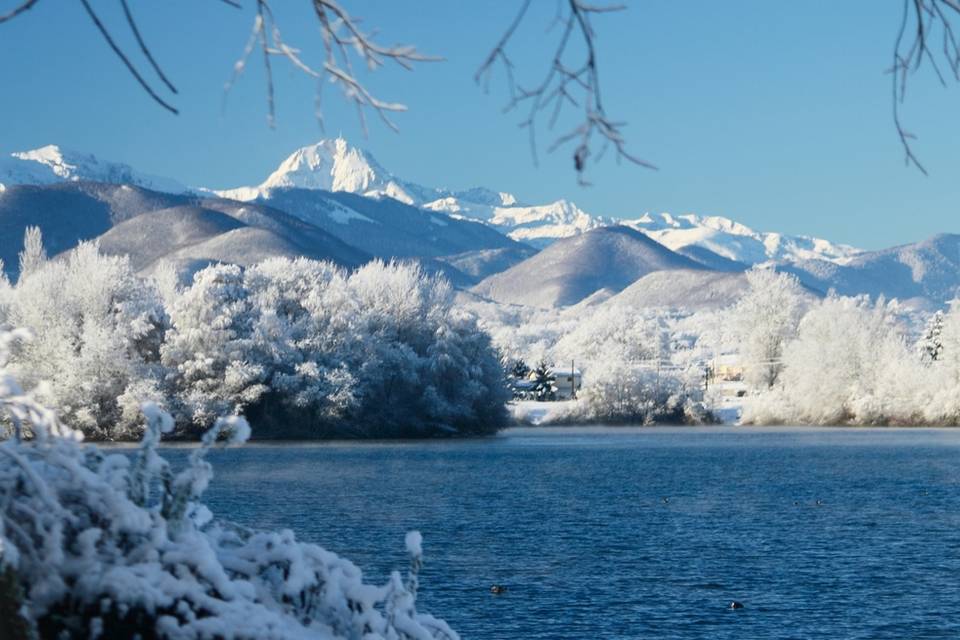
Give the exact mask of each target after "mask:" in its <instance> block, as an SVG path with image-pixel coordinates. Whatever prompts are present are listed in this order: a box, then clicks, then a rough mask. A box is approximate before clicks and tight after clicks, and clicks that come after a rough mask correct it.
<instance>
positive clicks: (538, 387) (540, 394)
mask: <svg viewBox="0 0 960 640" xmlns="http://www.w3.org/2000/svg"><path fill="white" fill-rule="evenodd" d="M533 375H534V380H533V395H534V397H535V398H536V399H537V400H539V401H540V402H544V401H546V400H555V399H556V397H557V385H556V382H557V377H556V376H555V375H553V371H552V370H551V368H550V367H549V366H547V363H546V362H544V361H543V360H541V361H540V364H538V365H537V368H536V369H534V371H533Z"/></svg>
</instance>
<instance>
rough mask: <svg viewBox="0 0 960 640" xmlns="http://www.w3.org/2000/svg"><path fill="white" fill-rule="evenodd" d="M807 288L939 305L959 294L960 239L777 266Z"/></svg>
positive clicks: (939, 237)
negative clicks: (840, 260)
mask: <svg viewBox="0 0 960 640" xmlns="http://www.w3.org/2000/svg"><path fill="white" fill-rule="evenodd" d="M779 268H780V269H781V270H783V271H789V272H791V273H793V274H795V275H796V276H797V277H798V278H799V279H800V281H801V282H803V283H804V284H806V285H807V286H809V287H812V288H815V289H819V290H821V291H827V290H829V289H833V290H835V291H836V292H837V293H840V294H842V295H859V294H867V295H869V296H871V297H877V296H881V295H882V296H885V297H886V298H897V299H899V300H901V301H915V302H919V303H921V304H929V305H932V306H937V307H940V306H944V305H945V304H946V303H947V302H949V301H950V300H952V299H953V298H955V297H957V296H958V295H960V235H957V234H950V233H942V234H938V235H935V236H933V237H932V238H928V239H926V240H923V241H921V242H915V243H911V244H905V245H901V246H897V247H891V248H889V249H881V250H879V251H865V252H863V253H860V254H858V255H856V256H854V257H852V258H850V259H849V260H848V261H846V262H844V263H843V264H836V263H832V262H827V261H823V260H803V261H797V262H793V263H789V264H784V265H780V266H779Z"/></svg>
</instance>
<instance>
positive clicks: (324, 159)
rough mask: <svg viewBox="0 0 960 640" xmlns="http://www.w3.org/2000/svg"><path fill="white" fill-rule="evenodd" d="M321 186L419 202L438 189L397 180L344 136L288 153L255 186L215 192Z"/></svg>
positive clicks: (259, 194) (254, 193)
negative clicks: (271, 171) (272, 170)
mask: <svg viewBox="0 0 960 640" xmlns="http://www.w3.org/2000/svg"><path fill="white" fill-rule="evenodd" d="M283 188H297V189H322V190H324V191H347V192H350V193H356V194H359V195H363V196H366V197H369V198H382V197H387V198H393V199H394V200H399V201H400V202H403V203H404V204H410V205H419V204H422V203H423V202H424V201H426V200H432V199H434V198H436V197H437V195H439V190H436V189H428V188H426V187H421V186H420V185H417V184H413V183H409V182H405V181H403V180H400V179H399V178H397V177H396V176H394V175H393V174H391V173H390V172H389V171H387V170H386V169H384V168H383V167H382V166H381V165H380V163H379V162H377V161H376V159H375V158H374V157H373V155H372V154H370V152H368V151H365V150H363V149H360V148H359V147H354V146H352V145H350V144H349V143H348V142H347V141H346V140H345V139H344V138H342V137H339V138H335V139H324V140H320V141H318V142H316V143H314V144H310V145H307V146H305V147H301V148H299V149H297V150H296V151H294V152H293V153H291V154H290V155H289V156H287V158H286V159H285V160H284V161H283V162H281V163H280V166H278V167H277V169H276V170H275V171H274V172H273V173H271V174H270V175H269V176H267V179H266V180H264V181H263V182H262V183H260V184H259V185H258V186H256V187H239V188H236V189H225V190H221V191H216V192H215V193H216V194H217V195H220V196H223V197H226V198H233V199H235V200H255V199H257V198H269V197H270V193H271V191H273V190H274V189H283Z"/></svg>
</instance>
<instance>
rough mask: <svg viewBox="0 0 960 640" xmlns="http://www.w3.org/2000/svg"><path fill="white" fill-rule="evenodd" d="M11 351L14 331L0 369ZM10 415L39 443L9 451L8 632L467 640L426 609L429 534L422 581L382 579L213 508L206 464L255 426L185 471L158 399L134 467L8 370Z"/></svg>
mask: <svg viewBox="0 0 960 640" xmlns="http://www.w3.org/2000/svg"><path fill="white" fill-rule="evenodd" d="M10 343H11V339H10V337H9V336H8V335H6V334H4V335H2V336H0V362H2V361H4V360H5V359H6V354H5V353H4V352H5V351H6V348H7V346H8V345H9V344H10ZM0 410H2V411H3V412H4V413H5V414H6V416H7V418H8V419H9V420H11V421H12V422H13V423H14V424H17V425H20V426H21V427H23V428H25V429H29V431H31V432H32V433H33V434H34V436H35V438H34V439H33V440H31V441H24V440H22V439H20V438H19V437H15V438H11V439H9V440H7V441H6V442H3V443H0V589H2V592H3V595H4V597H5V598H6V599H5V601H4V603H3V606H0V615H3V616H4V618H3V619H0V632H2V634H0V635H4V634H10V633H12V634H20V636H17V635H15V636H14V637H21V636H22V637H25V638H26V637H43V638H54V637H56V638H132V637H141V638H170V639H190V638H198V639H199V638H225V639H226V638H235V639H242V638H249V639H251V640H254V639H268V638H276V639H278V640H279V639H283V640H287V639H291V638H371V639H374V638H387V639H396V640H400V639H412V638H416V639H423V640H426V639H430V638H436V639H455V638H457V637H458V636H457V634H456V633H455V632H454V631H452V630H451V629H450V628H449V627H448V626H447V625H446V624H445V623H444V622H442V621H440V620H437V619H436V618H434V617H432V616H430V615H427V614H422V613H418V612H417V610H416V597H417V586H418V571H419V568H420V566H421V564H422V539H421V537H420V535H419V534H418V533H415V532H412V533H410V534H408V535H407V537H406V548H407V552H408V553H409V555H410V558H411V561H410V569H409V571H408V573H407V575H406V576H405V577H403V576H401V574H400V573H399V572H394V573H393V574H392V575H391V577H390V579H389V581H388V582H387V583H386V584H383V585H374V584H368V583H365V582H364V581H363V574H362V573H361V571H360V569H359V568H357V567H356V566H355V565H354V564H352V563H351V562H349V561H348V560H345V559H343V558H340V557H338V556H337V555H335V554H334V553H331V552H329V551H326V550H324V549H322V548H320V547H318V546H316V545H313V544H307V543H303V542H300V541H298V540H297V539H296V537H295V536H294V534H293V533H292V532H291V531H289V530H283V531H258V530H253V529H248V528H245V527H242V526H239V525H237V524H233V523H230V522H227V521H223V520H220V519H218V518H217V517H216V516H215V514H213V513H211V511H210V510H209V509H208V508H207V507H206V506H204V504H203V503H202V494H203V492H204V490H205V489H206V487H207V485H208V483H209V482H210V480H211V477H212V471H211V467H210V464H209V463H208V462H206V461H205V459H204V456H205V454H206V452H207V451H208V450H209V448H210V447H212V446H214V443H215V441H216V440H217V439H218V437H223V436H224V435H226V437H227V441H228V442H240V441H242V440H244V439H245V438H246V437H247V436H248V435H249V428H248V427H247V425H246V422H245V421H243V420H242V419H239V418H229V419H226V420H220V421H218V422H217V423H216V424H215V426H214V427H213V428H212V429H211V430H210V431H208V432H207V433H206V434H205V435H204V437H203V440H202V443H201V444H200V445H199V446H198V448H197V449H195V450H194V451H193V453H192V454H191V455H190V457H189V460H188V463H187V464H186V466H185V467H184V468H183V469H181V470H176V469H174V468H173V467H172V466H171V465H170V464H169V463H168V462H167V461H166V460H165V459H164V458H163V457H162V456H161V455H160V453H159V452H158V451H157V443H158V441H159V440H160V437H161V434H162V433H164V432H168V431H169V430H171V429H172V428H173V420H172V418H170V416H168V415H167V414H165V413H164V412H162V411H161V410H160V409H159V408H158V407H157V406H156V405H153V404H146V405H145V406H144V413H145V416H146V418H147V427H146V429H145V434H144V438H143V442H142V444H141V447H140V450H139V452H137V454H136V455H135V456H133V458H132V459H131V458H130V457H128V456H126V455H124V454H123V453H108V452H105V451H101V450H99V449H98V448H97V447H95V446H91V445H84V444H83V442H82V436H81V435H80V432H79V431H75V430H73V429H71V428H68V427H66V426H64V425H63V424H61V423H60V422H59V421H58V419H57V418H56V417H55V415H54V414H53V412H51V411H49V410H48V409H46V408H44V407H43V406H42V405H40V404H39V403H38V402H37V401H36V400H35V399H34V398H33V397H32V396H30V395H29V394H26V393H24V392H23V390H22V389H21V388H20V387H19V386H18V384H17V383H16V381H15V379H14V378H13V376H12V375H10V373H9V372H8V371H7V370H5V369H3V367H2V366H0ZM17 600H19V602H18V601H17ZM5 637H8V636H6V635H5Z"/></svg>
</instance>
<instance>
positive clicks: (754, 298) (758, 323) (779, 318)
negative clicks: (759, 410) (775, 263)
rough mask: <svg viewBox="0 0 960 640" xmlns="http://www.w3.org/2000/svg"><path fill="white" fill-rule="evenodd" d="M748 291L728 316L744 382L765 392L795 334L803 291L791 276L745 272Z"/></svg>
mask: <svg viewBox="0 0 960 640" xmlns="http://www.w3.org/2000/svg"><path fill="white" fill-rule="evenodd" d="M746 276H747V282H748V283H749V285H750V288H749V289H748V290H747V293H746V294H745V295H744V296H743V297H742V298H741V299H740V300H739V301H738V302H737V304H736V305H735V306H734V308H733V311H732V313H731V325H732V327H731V329H732V331H733V333H734V334H735V336H736V340H737V343H738V346H739V353H740V359H741V362H742V363H743V364H744V365H745V367H746V368H745V372H744V377H745V379H746V382H747V383H748V384H749V385H751V386H753V387H755V388H769V387H772V386H773V385H774V383H775V382H776V381H777V377H778V376H779V375H780V371H781V370H782V368H783V366H782V363H781V357H782V355H783V348H784V345H785V344H786V342H787V341H788V340H790V339H791V338H792V337H793V336H794V334H795V333H796V330H797V325H798V324H799V322H800V316H801V314H802V308H803V290H802V289H801V287H800V282H799V281H798V280H797V278H796V277H795V276H792V275H789V274H785V273H777V272H776V271H774V270H773V269H764V268H756V267H755V268H753V269H750V270H749V271H747V272H746Z"/></svg>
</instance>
